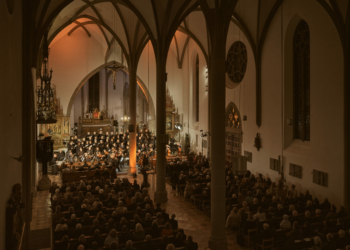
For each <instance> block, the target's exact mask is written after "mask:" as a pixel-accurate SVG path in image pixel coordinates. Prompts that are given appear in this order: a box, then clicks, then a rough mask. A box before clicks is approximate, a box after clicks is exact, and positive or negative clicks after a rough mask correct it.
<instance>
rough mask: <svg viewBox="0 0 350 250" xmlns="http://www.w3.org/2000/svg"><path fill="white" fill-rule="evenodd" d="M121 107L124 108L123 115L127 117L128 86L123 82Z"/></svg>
mask: <svg viewBox="0 0 350 250" xmlns="http://www.w3.org/2000/svg"><path fill="white" fill-rule="evenodd" d="M123 104H124V105H123V106H124V114H123V115H129V84H128V83H127V82H125V84H124V90H123Z"/></svg>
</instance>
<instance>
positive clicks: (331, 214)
mask: <svg viewBox="0 0 350 250" xmlns="http://www.w3.org/2000/svg"><path fill="white" fill-rule="evenodd" d="M337 218H338V213H337V208H336V206H334V205H332V210H331V211H330V212H329V213H328V214H327V215H326V217H325V220H336V219H337Z"/></svg>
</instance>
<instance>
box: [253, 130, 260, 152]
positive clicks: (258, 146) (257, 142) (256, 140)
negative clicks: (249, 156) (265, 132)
mask: <svg viewBox="0 0 350 250" xmlns="http://www.w3.org/2000/svg"><path fill="white" fill-rule="evenodd" d="M254 142H255V144H254V147H256V149H257V150H258V151H259V149H260V147H261V145H260V135H259V133H257V134H256V137H255V139H254Z"/></svg>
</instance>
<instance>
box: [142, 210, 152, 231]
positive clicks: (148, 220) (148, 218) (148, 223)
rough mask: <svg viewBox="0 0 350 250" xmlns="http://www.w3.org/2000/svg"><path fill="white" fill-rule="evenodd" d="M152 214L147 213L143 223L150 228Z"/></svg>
mask: <svg viewBox="0 0 350 250" xmlns="http://www.w3.org/2000/svg"><path fill="white" fill-rule="evenodd" d="M152 222H153V221H152V216H151V214H150V213H147V214H146V216H145V219H144V221H143V222H142V223H141V224H142V226H143V227H144V228H150V227H151V226H152Z"/></svg>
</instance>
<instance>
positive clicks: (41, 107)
mask: <svg viewBox="0 0 350 250" xmlns="http://www.w3.org/2000/svg"><path fill="white" fill-rule="evenodd" d="M48 63H49V47H48V44H47V32H46V34H45V37H44V46H43V64H42V74H41V75H40V81H41V84H40V85H39V86H37V89H36V94H37V100H38V101H37V112H36V123H37V124H47V123H56V122H57V118H56V102H55V99H54V97H55V92H54V89H53V88H51V78H52V72H53V71H52V69H51V70H50V71H49V70H48Z"/></svg>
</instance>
